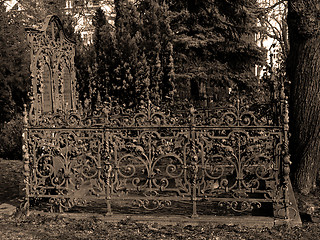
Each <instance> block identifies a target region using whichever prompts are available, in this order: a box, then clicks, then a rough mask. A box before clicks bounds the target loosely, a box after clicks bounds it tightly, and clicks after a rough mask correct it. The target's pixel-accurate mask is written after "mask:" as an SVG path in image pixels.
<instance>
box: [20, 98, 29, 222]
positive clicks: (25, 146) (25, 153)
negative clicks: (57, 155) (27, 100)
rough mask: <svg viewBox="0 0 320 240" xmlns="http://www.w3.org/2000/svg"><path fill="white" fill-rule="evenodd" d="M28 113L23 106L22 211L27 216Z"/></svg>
mask: <svg viewBox="0 0 320 240" xmlns="http://www.w3.org/2000/svg"><path fill="white" fill-rule="evenodd" d="M28 139H29V136H28V113H27V105H26V104H24V105H23V132H22V142H23V143H22V158H23V174H24V183H25V202H24V206H23V208H24V210H25V211H26V215H27V216H28V215H29V206H30V198H29V195H30V161H29V153H28Z"/></svg>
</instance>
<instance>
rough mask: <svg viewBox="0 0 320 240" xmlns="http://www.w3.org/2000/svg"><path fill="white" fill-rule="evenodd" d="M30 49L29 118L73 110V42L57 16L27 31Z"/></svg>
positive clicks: (75, 92)
mask: <svg viewBox="0 0 320 240" xmlns="http://www.w3.org/2000/svg"><path fill="white" fill-rule="evenodd" d="M26 31H27V39H28V42H29V44H30V47H31V66H30V70H31V76H32V90H31V94H32V96H31V98H32V106H31V109H30V117H31V118H33V119H34V120H37V119H38V118H39V117H41V116H42V115H45V114H51V113H56V112H61V111H75V110H76V108H77V107H76V106H77V104H76V103H77V91H76V78H75V68H74V56H75V47H74V46H75V43H74V42H73V41H71V40H70V39H68V38H67V37H66V35H65V33H64V31H63V26H62V23H61V21H60V19H59V18H58V17H57V16H52V15H50V16H48V17H47V18H46V19H45V21H44V23H43V24H42V25H41V26H38V27H32V28H27V29H26Z"/></svg>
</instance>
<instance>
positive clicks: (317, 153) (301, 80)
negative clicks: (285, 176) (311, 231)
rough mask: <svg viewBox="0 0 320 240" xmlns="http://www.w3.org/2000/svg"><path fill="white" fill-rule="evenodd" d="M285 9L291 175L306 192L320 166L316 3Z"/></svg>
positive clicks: (295, 0)
mask: <svg viewBox="0 0 320 240" xmlns="http://www.w3.org/2000/svg"><path fill="white" fill-rule="evenodd" d="M288 10H289V12H288V28H289V41H290V53H289V56H288V62H287V64H288V65H287V72H288V77H289V80H290V81H291V89H290V132H291V139H290V150H291V156H292V158H291V159H292V162H293V166H292V176H293V183H294V186H295V187H296V188H297V190H298V191H300V192H301V193H303V194H308V193H309V192H310V191H311V190H312V189H313V188H314V187H315V184H316V179H317V173H318V172H319V168H320V18H319V14H320V2H319V0H289V9H288Z"/></svg>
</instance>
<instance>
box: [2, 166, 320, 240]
mask: <svg viewBox="0 0 320 240" xmlns="http://www.w3.org/2000/svg"><path fill="white" fill-rule="evenodd" d="M21 168H22V163H21V161H12V160H11V161H7V160H0V170H1V173H0V205H1V204H3V203H7V204H10V205H13V206H19V204H20V201H19V183H22V181H23V177H22V173H21ZM297 198H298V202H299V206H300V207H301V210H302V211H304V212H306V211H309V212H311V213H312V214H311V215H302V216H307V217H306V218H303V219H304V222H303V226H302V227H287V226H276V227H272V228H250V227H242V226H235V225H233V226H229V225H218V226H213V225H210V224H204V225H201V226H191V225H187V226H182V225H174V226H170V225H169V226H160V225H158V224H142V223H138V222H135V221H132V220H130V219H128V220H125V221H120V222H118V223H107V222H104V221H103V220H101V219H100V218H97V217H91V216H87V217H86V216H84V217H83V218H80V219H74V218H69V217H65V216H62V215H42V214H31V215H30V216H29V217H25V216H16V215H13V216H8V215H3V214H2V215H1V214H0V239H1V240H2V239H14V240H15V239H50V240H51V239H117V240H120V239H215V240H218V239H219V240H222V239H255V240H256V239H260V240H262V239H319V236H320V223H318V221H317V219H318V216H320V214H319V211H318V206H319V193H314V194H313V195H309V196H308V197H304V196H297Z"/></svg>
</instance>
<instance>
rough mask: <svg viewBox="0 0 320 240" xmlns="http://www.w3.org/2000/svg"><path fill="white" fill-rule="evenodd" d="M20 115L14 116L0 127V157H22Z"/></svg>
mask: <svg viewBox="0 0 320 240" xmlns="http://www.w3.org/2000/svg"><path fill="white" fill-rule="evenodd" d="M22 129H23V122H22V116H16V117H14V118H13V119H12V120H11V121H9V122H5V123H3V124H1V127H0V158H4V159H22Z"/></svg>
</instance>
